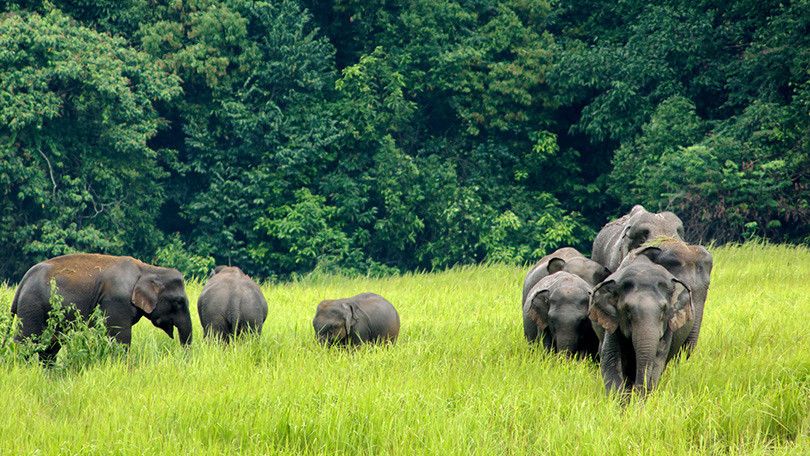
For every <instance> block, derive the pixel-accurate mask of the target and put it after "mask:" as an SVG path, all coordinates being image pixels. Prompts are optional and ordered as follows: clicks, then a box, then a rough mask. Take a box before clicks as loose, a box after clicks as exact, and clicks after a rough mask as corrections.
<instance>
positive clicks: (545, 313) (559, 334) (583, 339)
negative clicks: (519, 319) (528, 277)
mask: <svg viewBox="0 0 810 456" xmlns="http://www.w3.org/2000/svg"><path fill="white" fill-rule="evenodd" d="M590 296H591V287H590V285H588V283H586V282H585V281H584V280H583V279H581V278H580V277H577V276H575V275H573V274H570V273H567V272H560V273H559V274H555V275H552V276H548V277H545V278H543V279H542V280H540V282H538V283H537V285H535V286H534V287H533V288H532V290H531V291H530V292H529V295H528V297H527V298H526V303H525V305H524V309H525V315H526V317H528V319H529V320H531V321H532V322H534V324H535V325H536V326H537V329H538V330H539V331H540V332H542V333H543V344H544V345H545V347H546V348H548V349H550V350H555V351H560V352H563V353H566V354H568V355H575V354H584V355H595V352H596V348H597V342H596V336H595V335H594V334H593V329H592V328H591V324H590V321H589V320H588V303H589V300H590Z"/></svg>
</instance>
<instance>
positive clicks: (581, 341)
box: [11, 206, 712, 394]
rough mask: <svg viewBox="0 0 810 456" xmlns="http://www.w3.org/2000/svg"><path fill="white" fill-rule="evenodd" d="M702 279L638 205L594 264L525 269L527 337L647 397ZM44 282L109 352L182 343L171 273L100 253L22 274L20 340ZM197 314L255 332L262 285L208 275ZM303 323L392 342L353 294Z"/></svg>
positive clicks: (15, 310) (226, 332) (322, 332)
mask: <svg viewBox="0 0 810 456" xmlns="http://www.w3.org/2000/svg"><path fill="white" fill-rule="evenodd" d="M711 269H712V256H711V254H710V253H709V252H708V251H707V250H706V249H705V248H703V247H701V246H698V245H689V244H687V243H686V242H685V241H684V240H683V224H682V222H681V220H680V219H679V218H678V217H677V216H676V215H675V214H673V213H671V212H662V213H658V214H656V213H650V212H648V211H647V210H645V209H644V207H642V206H635V207H633V209H632V210H631V211H630V213H628V214H627V215H625V216H623V217H621V218H619V219H617V220H614V221H612V222H610V223H608V224H607V225H605V226H604V227H603V228H602V230H601V231H600V232H599V234H598V235H597V236H596V239H595V240H594V243H593V257H592V259H588V258H586V257H585V256H584V255H582V254H581V253H579V252H578V251H577V250H576V249H573V248H570V247H565V248H561V249H559V250H557V251H556V252H554V253H552V254H550V255H547V256H545V257H543V258H542V259H541V260H540V261H539V262H537V264H535V265H534V267H533V268H532V269H531V270H530V271H529V273H528V274H527V275H526V278H525V280H524V283H523V295H522V307H523V329H524V334H525V336H526V339H527V340H528V341H529V342H530V343H534V342H537V343H540V342H542V344H543V346H544V347H545V348H546V349H548V350H550V351H559V352H563V353H567V354H570V355H574V356H576V355H579V356H585V357H590V358H593V359H598V360H599V363H600V368H601V372H602V377H603V379H604V383H605V387H606V389H607V391H608V392H611V391H637V392H640V393H642V394H643V393H646V392H649V391H650V390H651V389H652V388H654V387H655V385H656V384H657V383H658V380H659V379H660V377H661V373H662V372H663V370H664V367H665V366H666V364H667V362H668V361H669V360H670V359H672V358H673V357H674V356H675V355H676V354H678V353H679V352H680V351H682V350H683V351H685V352H686V353H687V354H689V353H690V351H691V350H692V349H693V348H694V347H695V344H696V343H697V338H698V335H699V333H700V324H701V320H702V316H703V305H704V303H705V301H706V296H707V293H708V289H709V278H710V274H711ZM52 281H55V283H56V287H57V289H58V292H59V294H60V295H61V296H62V297H63V299H64V301H65V302H68V303H72V304H73V305H74V306H75V308H76V310H77V311H78V313H79V314H80V315H81V316H82V317H83V318H88V316H89V315H90V314H91V313H92V312H93V310H94V309H95V308H97V307H100V308H101V310H102V311H103V312H104V315H105V317H106V322H107V327H108V331H109V334H110V336H111V337H113V338H115V339H116V340H117V341H118V342H121V343H123V344H129V343H130V340H131V336H132V325H134V324H135V323H136V322H138V320H140V318H141V317H145V318H146V319H148V320H150V321H151V322H152V324H153V325H155V326H157V327H158V328H160V329H162V330H163V331H165V332H166V334H168V335H169V337H174V330H175V328H176V329H177V333H178V336H179V339H180V342H181V343H182V344H184V345H186V344H189V343H190V342H191V338H192V335H191V332H192V330H191V327H192V323H191V314H190V312H189V303H188V297H187V296H186V291H185V285H184V282H183V276H182V274H181V273H180V272H179V271H177V270H176V269H172V268H163V267H159V266H153V265H150V264H146V263H143V262H141V261H139V260H137V259H135V258H132V257H119V256H110V255H100V254H73V255H65V256H60V257H56V258H51V259H49V260H46V261H43V262H41V263H38V264H36V265H34V266H33V267H31V269H29V270H28V272H27V273H26V274H25V276H24V277H23V279H22V281H21V282H20V284H19V286H18V287H17V291H16V293H15V295H14V300H13V302H12V306H11V312H12V314H14V315H16V316H17V317H18V318H19V320H20V322H21V329H20V332H19V333H18V334H17V335H16V337H17V340H24V339H26V338H29V337H31V336H35V335H39V334H41V333H42V332H43V330H44V329H45V326H46V323H47V319H48V313H49V311H50V309H51V304H50V302H51V300H50V297H51V282H52ZM197 308H198V314H199V317H200V322H201V324H202V327H203V331H204V334H205V336H206V337H217V338H221V339H229V338H231V337H233V336H236V335H239V334H242V333H245V332H253V333H261V328H262V325H263V324H264V321H265V319H266V318H267V302H266V301H265V298H264V296H263V294H262V292H261V290H260V288H259V286H258V285H256V283H255V282H254V281H253V280H252V279H251V278H250V277H249V276H247V275H246V274H244V273H243V272H242V271H241V270H240V269H239V268H238V267H233V266H217V267H216V268H215V269H214V270H213V271H212V272H211V275H210V276H209V278H208V281H207V283H206V284H205V286H204V288H203V290H202V292H201V294H200V296H199V299H198V300H197ZM312 324H313V328H314V330H315V336H316V338H317V340H318V341H320V342H321V343H324V344H329V345H355V344H360V343H364V342H395V341H396V339H397V336H398V335H399V327H400V320H399V314H398V313H397V311H396V309H394V306H393V305H392V304H391V303H390V302H388V301H387V300H386V299H385V298H383V297H382V296H379V295H377V294H373V293H362V294H359V295H356V296H352V297H350V298H344V299H335V300H325V301H322V302H321V303H320V304H318V307H317V309H316V312H315V317H314V319H313V322H312ZM59 348H60V347H59V345H58V342H57V341H56V340H54V341H52V342H51V343H50V344H49V345H47V346H46V347H45V349H44V350H43V351H41V352H40V358H41V359H42V360H43V361H44V362H46V363H48V362H51V361H52V360H53V358H54V357H55V356H56V354H57V352H58V351H59Z"/></svg>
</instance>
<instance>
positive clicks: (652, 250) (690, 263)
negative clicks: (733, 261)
mask: <svg viewBox="0 0 810 456" xmlns="http://www.w3.org/2000/svg"><path fill="white" fill-rule="evenodd" d="M656 244H657V245H656V246H644V247H640V248H638V249H635V250H633V251H632V252H630V254H628V255H627V256H626V257H625V258H624V260H623V261H622V264H625V263H630V262H632V261H633V260H634V259H635V258H636V257H637V256H639V255H643V256H646V257H647V258H649V259H650V260H651V261H652V262H653V263H655V264H659V265H661V266H663V267H664V268H665V269H666V270H667V271H669V272H670V274H672V275H673V276H675V277H676V278H678V280H680V281H681V282H683V283H685V284H686V286H687V287H689V290H690V291H691V292H692V303H693V304H694V306H695V315H694V318H695V322H694V324H693V325H692V331H691V332H690V333H689V336H688V337H687V338H686V342H685V349H687V350H688V353H691V351H692V349H693V348H694V347H695V346H696V345H697V341H698V336H699V335H700V325H701V323H702V322H703V308H704V305H705V304H706V296H708V294H709V283H710V281H711V273H712V266H713V261H712V254H711V253H709V251H708V250H706V249H705V248H704V247H703V246H700V245H689V244H686V243H685V242H682V241H679V240H677V239H673V238H669V239H665V240H661V241H659V242H657V243H656ZM620 268H621V266H620Z"/></svg>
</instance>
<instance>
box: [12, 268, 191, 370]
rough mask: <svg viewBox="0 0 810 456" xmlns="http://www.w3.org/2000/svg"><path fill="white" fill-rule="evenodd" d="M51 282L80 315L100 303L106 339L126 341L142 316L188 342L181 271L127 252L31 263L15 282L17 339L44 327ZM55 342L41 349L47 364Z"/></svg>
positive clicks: (54, 351) (55, 350)
mask: <svg viewBox="0 0 810 456" xmlns="http://www.w3.org/2000/svg"><path fill="white" fill-rule="evenodd" d="M51 279H55V280H56V286H57V289H58V292H59V294H60V295H61V296H62V298H63V299H64V301H63V302H64V303H65V304H73V305H75V307H76V310H78V312H79V314H80V315H81V317H82V318H85V319H86V318H88V316H89V315H90V314H91V313H92V312H93V310H94V309H95V308H96V307H100V308H101V310H102V311H103V312H104V316H105V318H106V323H107V330H108V333H109V335H110V336H111V337H113V338H115V340H117V341H118V342H120V343H123V344H126V345H129V343H130V341H131V338H132V325H134V324H135V323H136V322H137V321H138V320H140V318H141V317H146V318H147V319H148V320H150V321H151V322H152V324H153V325H155V326H157V327H158V328H160V329H162V330H163V331H165V332H166V334H168V335H169V337H172V338H173V337H174V328H177V332H178V335H179V338H180V342H181V343H182V344H183V345H188V344H190V343H191V337H192V335H191V315H190V313H189V309H188V297H187V296H186V290H185V285H184V284H183V275H182V274H181V273H180V271H178V270H177V269H172V268H163V267H159V266H153V265H150V264H146V263H143V262H141V261H139V260H136V259H135V258H132V257H128V256H111V255H100V254H86V253H80V254H72V255H64V256H59V257H55V258H51V259H49V260H45V261H43V262H41V263H38V264H36V265H34V266H32V267H31V269H29V270H28V272H26V273H25V275H24V276H23V278H22V280H21V281H20V284H19V286H18V287H17V291H16V293H15V294H14V300H13V301H12V305H11V313H12V314H14V315H17V316H18V317H19V319H20V322H21V323H22V328H21V331H20V332H19V333H18V334H17V335H16V339H17V340H18V341H21V340H24V339H26V338H29V337H31V336H34V335H39V334H40V333H42V331H43V330H44V329H45V326H46V322H47V319H48V312H49V311H50V309H51V304H50V300H49V298H50V295H51V288H50V281H51ZM59 348H60V347H59V344H58V342H56V341H53V342H51V343H50V345H49V346H48V347H47V348H46V349H45V350H44V351H43V352H42V353H40V357H41V359H42V360H43V361H44V362H46V363H48V362H51V361H53V359H54V358H55V356H56V354H57V353H58V352H59Z"/></svg>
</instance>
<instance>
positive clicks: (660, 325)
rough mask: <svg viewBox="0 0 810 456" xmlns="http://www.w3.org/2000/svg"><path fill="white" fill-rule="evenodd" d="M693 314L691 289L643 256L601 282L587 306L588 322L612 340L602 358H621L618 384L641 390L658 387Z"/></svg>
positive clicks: (691, 322) (645, 390) (689, 324)
mask: <svg viewBox="0 0 810 456" xmlns="http://www.w3.org/2000/svg"><path fill="white" fill-rule="evenodd" d="M693 315H694V307H693V304H692V294H691V292H690V290H689V287H688V286H687V285H686V284H684V283H683V282H682V281H681V280H679V279H677V278H676V277H675V276H673V275H672V274H670V273H669V272H668V271H667V270H666V269H664V268H663V267H662V266H660V265H657V264H654V263H653V262H652V261H650V259H649V258H647V257H646V256H639V257H637V258H635V259H634V260H633V261H631V262H629V263H627V264H624V265H623V266H622V267H621V268H619V270H618V271H617V272H615V273H614V274H612V275H611V276H610V277H608V279H607V280H605V281H604V282H602V283H601V284H599V286H597V287H596V288H595V289H594V290H593V294H592V297H591V303H590V318H591V320H592V321H593V322H594V323H596V324H598V325H599V326H601V327H602V328H603V329H604V331H605V333H606V336H605V337H608V336H610V337H611V338H612V340H614V341H616V345H615V346H611V348H608V344H607V343H605V346H604V348H603V352H602V357H603V358H605V357H606V358H612V357H621V367H622V373H621V377H622V378H621V382H624V383H625V385H626V386H628V387H632V388H633V389H634V390H640V391H641V392H647V391H649V390H651V389H653V388H654V387H655V385H656V384H657V383H658V380H659V379H660V377H661V374H662V372H663V370H664V366H665V365H666V362H667V361H668V359H669V358H670V357H671V356H673V354H674V352H675V351H677V350H678V349H679V348H680V344H682V343H683V339H684V338H685V337H684V334H688V333H689V331H690V330H691V328H692V324H693ZM606 351H610V353H607V352H606ZM621 382H618V383H621Z"/></svg>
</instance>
